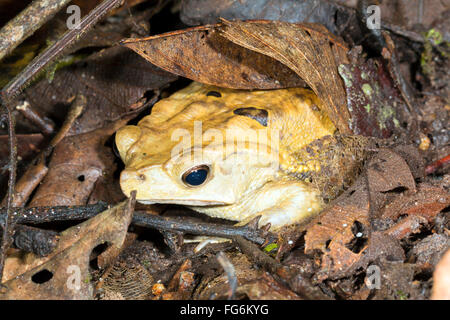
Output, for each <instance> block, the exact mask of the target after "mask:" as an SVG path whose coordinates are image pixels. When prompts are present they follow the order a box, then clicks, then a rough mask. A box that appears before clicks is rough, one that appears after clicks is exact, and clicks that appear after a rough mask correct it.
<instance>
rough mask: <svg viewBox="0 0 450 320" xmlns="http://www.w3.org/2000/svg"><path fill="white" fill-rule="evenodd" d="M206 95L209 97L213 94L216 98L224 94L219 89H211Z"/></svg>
mask: <svg viewBox="0 0 450 320" xmlns="http://www.w3.org/2000/svg"><path fill="white" fill-rule="evenodd" d="M206 96H207V97H209V96H213V97H216V98H220V97H222V95H221V94H220V92H217V91H209V92H208V93H207V94H206Z"/></svg>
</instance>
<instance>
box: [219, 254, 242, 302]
mask: <svg viewBox="0 0 450 320" xmlns="http://www.w3.org/2000/svg"><path fill="white" fill-rule="evenodd" d="M216 258H217V261H219V263H220V265H221V266H222V268H223V270H224V271H225V273H226V275H227V278H228V285H229V286H230V291H229V293H228V300H234V298H235V296H236V289H237V285H238V280H237V277H236V270H235V269H234V266H233V264H232V263H231V261H230V260H229V259H228V257H227V256H226V255H225V253H223V252H222V251H220V252H219V253H217V255H216Z"/></svg>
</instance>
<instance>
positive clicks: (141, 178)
mask: <svg viewBox="0 0 450 320" xmlns="http://www.w3.org/2000/svg"><path fill="white" fill-rule="evenodd" d="M137 178H138V180H141V181H145V174H142V173H141V174H139V175H138V176H137Z"/></svg>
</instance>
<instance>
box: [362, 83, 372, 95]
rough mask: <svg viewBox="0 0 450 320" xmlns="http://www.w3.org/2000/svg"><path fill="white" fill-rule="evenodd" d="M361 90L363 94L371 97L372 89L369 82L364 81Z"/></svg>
mask: <svg viewBox="0 0 450 320" xmlns="http://www.w3.org/2000/svg"><path fill="white" fill-rule="evenodd" d="M362 90H363V92H364V94H365V95H366V96H367V97H368V98H371V97H372V94H373V89H372V87H371V86H370V84H368V83H364V84H363V86H362Z"/></svg>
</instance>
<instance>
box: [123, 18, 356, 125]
mask: <svg viewBox="0 0 450 320" xmlns="http://www.w3.org/2000/svg"><path fill="white" fill-rule="evenodd" d="M122 44H123V45H125V46H126V47H128V48H130V49H132V50H134V51H136V52H137V53H138V54H140V55H141V56H142V57H144V58H145V59H147V60H148V61H150V62H151V63H153V64H155V65H157V66H159V67H161V68H163V69H165V70H167V71H170V72H173V73H175V74H178V75H181V76H183V77H187V78H189V79H192V80H195V81H199V82H203V83H207V84H213V85H217V86H221V87H226V88H235V89H277V88H286V87H298V86H305V83H306V84H307V85H308V86H309V87H311V89H312V90H314V92H315V93H316V94H317V95H318V96H319V98H320V99H321V100H322V102H323V106H322V107H323V108H324V109H325V110H326V111H327V112H328V113H329V116H330V118H331V120H332V121H333V122H334V124H335V125H336V127H337V128H338V129H339V130H340V132H341V133H344V134H345V133H350V129H349V127H348V123H349V117H350V116H349V112H348V110H347V102H346V93H345V90H344V86H343V82H342V79H341V78H340V77H339V74H338V72H337V67H338V66H339V65H340V64H341V63H346V62H347V58H346V53H347V51H348V48H347V47H346V46H345V44H343V43H342V42H341V41H340V40H339V39H338V38H336V37H335V36H333V35H332V34H331V33H329V32H328V30H327V29H326V28H325V27H323V26H321V25H317V24H306V23H305V24H296V23H287V22H278V21H266V20H254V21H237V22H228V21H224V23H223V24H216V25H210V26H202V27H195V28H190V29H186V30H181V31H175V32H171V33H166V34H162V35H158V36H153V37H148V38H142V39H127V40H125V41H123V42H122Z"/></svg>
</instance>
